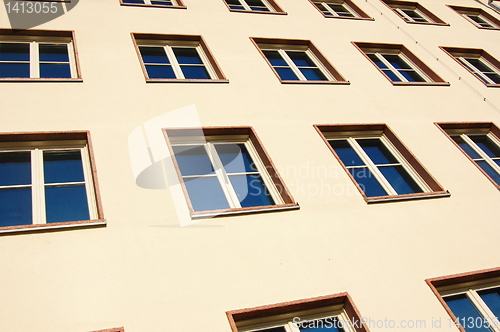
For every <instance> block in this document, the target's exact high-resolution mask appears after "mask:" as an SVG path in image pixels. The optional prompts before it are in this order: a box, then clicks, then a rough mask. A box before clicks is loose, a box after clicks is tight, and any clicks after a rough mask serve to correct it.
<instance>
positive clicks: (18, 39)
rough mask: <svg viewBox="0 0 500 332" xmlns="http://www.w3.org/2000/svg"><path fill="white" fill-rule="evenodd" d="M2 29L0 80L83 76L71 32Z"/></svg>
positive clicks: (54, 78) (56, 78) (0, 40)
mask: <svg viewBox="0 0 500 332" xmlns="http://www.w3.org/2000/svg"><path fill="white" fill-rule="evenodd" d="M15 31H16V32H14V30H5V29H1V30H0V80H9V79H15V80H18V79H23V80H25V79H33V80H71V79H73V80H74V79H78V78H79V77H80V75H79V72H78V66H77V62H76V58H75V48H74V44H73V40H74V38H73V34H72V32H70V31H53V32H48V31H36V30H24V31H18V30H15Z"/></svg>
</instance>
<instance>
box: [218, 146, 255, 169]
mask: <svg viewBox="0 0 500 332" xmlns="http://www.w3.org/2000/svg"><path fill="white" fill-rule="evenodd" d="M214 145H215V149H216V150H217V154H218V155H219V158H220V160H221V162H222V164H223V165H224V169H225V170H226V172H228V173H244V172H255V171H257V168H256V166H255V164H254V163H253V161H252V158H251V157H250V154H249V153H248V150H247V148H246V147H245V145H244V144H214Z"/></svg>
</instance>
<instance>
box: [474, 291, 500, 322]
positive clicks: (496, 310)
mask: <svg viewBox="0 0 500 332" xmlns="http://www.w3.org/2000/svg"><path fill="white" fill-rule="evenodd" d="M477 293H478V294H479V296H481V299H482V300H483V301H484V303H486V305H487V306H488V308H490V310H491V311H492V312H493V314H494V315H495V317H500V288H494V289H488V290H483V291H479V292H477Z"/></svg>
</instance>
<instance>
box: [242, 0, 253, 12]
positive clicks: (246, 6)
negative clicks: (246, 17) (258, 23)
mask: <svg viewBox="0 0 500 332" xmlns="http://www.w3.org/2000/svg"><path fill="white" fill-rule="evenodd" d="M239 1H240V3H241V5H242V6H243V7H244V8H245V10H252V8H250V6H249V5H248V4H247V2H246V1H245V0H239Z"/></svg>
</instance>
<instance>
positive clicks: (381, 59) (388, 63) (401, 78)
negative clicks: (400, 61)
mask: <svg viewBox="0 0 500 332" xmlns="http://www.w3.org/2000/svg"><path fill="white" fill-rule="evenodd" d="M375 54H376V55H377V57H378V59H379V60H380V61H382V63H383V64H385V65H386V66H387V68H388V69H389V70H390V71H391V72H392V73H393V74H394V75H396V76H397V77H398V78H399V79H400V80H401V81H402V82H408V80H407V79H406V78H405V77H404V76H403V75H401V73H400V72H399V71H398V70H397V69H396V68H394V66H393V65H392V64H391V63H390V62H389V61H387V59H386V58H385V57H384V56H383V55H382V54H381V53H375ZM397 56H400V55H399V54H398V55H397ZM381 70H382V72H383V71H384V70H383V69H382V68H381Z"/></svg>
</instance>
